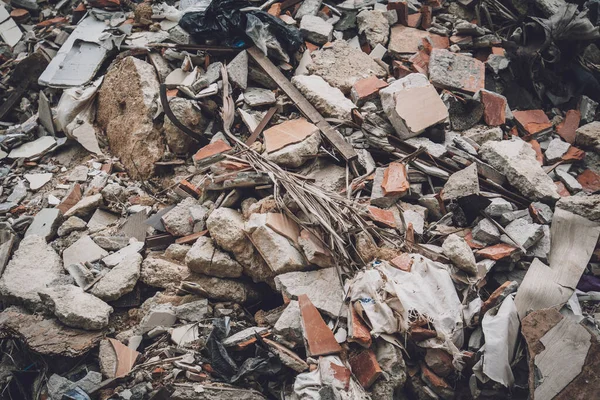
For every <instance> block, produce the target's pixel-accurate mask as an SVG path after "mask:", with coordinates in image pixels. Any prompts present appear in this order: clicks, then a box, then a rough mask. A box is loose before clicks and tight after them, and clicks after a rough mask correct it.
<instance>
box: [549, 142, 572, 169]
mask: <svg viewBox="0 0 600 400" xmlns="http://www.w3.org/2000/svg"><path fill="white" fill-rule="evenodd" d="M569 147H571V145H570V144H569V143H567V142H564V141H563V140H562V139H559V138H556V139H552V141H550V144H549V145H548V148H547V149H546V152H545V153H544V155H545V156H546V160H547V161H548V162H549V163H551V164H552V163H555V162H557V161H560V160H561V159H562V156H564V155H565V153H566V152H567V150H569Z"/></svg>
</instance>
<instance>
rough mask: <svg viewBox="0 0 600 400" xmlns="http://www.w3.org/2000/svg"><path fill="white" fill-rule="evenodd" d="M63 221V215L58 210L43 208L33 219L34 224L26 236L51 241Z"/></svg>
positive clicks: (28, 229)
mask: <svg viewBox="0 0 600 400" xmlns="http://www.w3.org/2000/svg"><path fill="white" fill-rule="evenodd" d="M60 221H61V213H60V210H59V209H58V208H42V209H41V210H40V211H38V213H37V214H36V215H35V217H34V218H33V222H32V223H31V225H29V228H27V231H26V232H25V236H30V235H36V236H41V237H43V238H44V239H46V240H47V241H48V240H51V239H52V238H53V237H54V235H56V231H57V230H58V225H59V224H60Z"/></svg>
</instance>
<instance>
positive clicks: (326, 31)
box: [300, 15, 333, 45]
mask: <svg viewBox="0 0 600 400" xmlns="http://www.w3.org/2000/svg"><path fill="white" fill-rule="evenodd" d="M300 32H301V33H302V35H303V36H304V37H305V38H306V40H308V41H309V42H312V43H314V44H319V45H322V44H325V43H327V42H330V41H331V39H332V38H333V25H331V24H330V23H329V22H327V21H325V20H323V19H322V18H320V17H317V16H315V15H305V16H303V17H302V19H301V20H300Z"/></svg>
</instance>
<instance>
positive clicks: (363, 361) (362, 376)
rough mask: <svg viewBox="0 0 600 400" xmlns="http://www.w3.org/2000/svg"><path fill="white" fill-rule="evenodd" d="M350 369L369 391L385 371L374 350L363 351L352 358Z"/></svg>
mask: <svg viewBox="0 0 600 400" xmlns="http://www.w3.org/2000/svg"><path fill="white" fill-rule="evenodd" d="M349 362H350V367H351V368H352V373H353V374H354V375H355V376H356V378H357V379H358V382H359V383H360V384H361V385H362V386H363V387H364V388H365V389H368V388H369V387H371V385H372V384H373V383H375V381H376V380H377V378H379V377H380V376H381V375H382V374H383V371H382V369H381V367H380V366H379V363H378V362H377V358H376V357H375V353H373V351H372V350H363V351H361V352H360V353H358V354H356V355H355V356H353V357H350V360H349Z"/></svg>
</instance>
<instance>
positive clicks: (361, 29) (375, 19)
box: [356, 10, 390, 48]
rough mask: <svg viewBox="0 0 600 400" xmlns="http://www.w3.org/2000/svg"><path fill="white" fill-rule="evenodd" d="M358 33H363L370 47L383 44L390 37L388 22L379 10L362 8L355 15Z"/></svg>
mask: <svg viewBox="0 0 600 400" xmlns="http://www.w3.org/2000/svg"><path fill="white" fill-rule="evenodd" d="M356 22H357V23H358V33H360V34H364V35H365V37H366V39H367V43H369V46H371V48H373V47H375V46H377V45H378V44H379V45H382V46H385V45H387V42H388V40H389V37H390V23H389V21H388V19H387V17H386V16H385V14H384V13H383V12H381V11H377V10H363V11H361V12H360V13H358V15H357V16H356Z"/></svg>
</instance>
